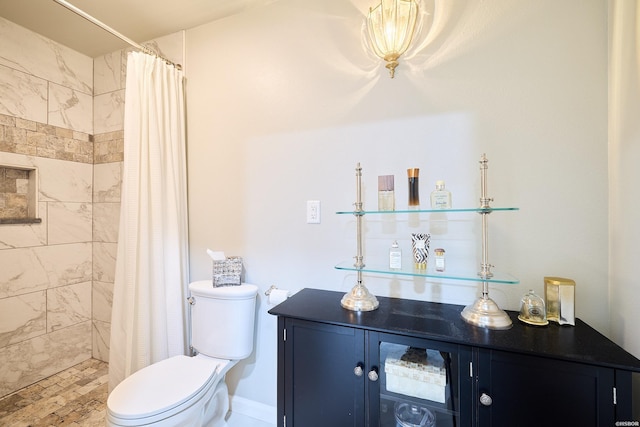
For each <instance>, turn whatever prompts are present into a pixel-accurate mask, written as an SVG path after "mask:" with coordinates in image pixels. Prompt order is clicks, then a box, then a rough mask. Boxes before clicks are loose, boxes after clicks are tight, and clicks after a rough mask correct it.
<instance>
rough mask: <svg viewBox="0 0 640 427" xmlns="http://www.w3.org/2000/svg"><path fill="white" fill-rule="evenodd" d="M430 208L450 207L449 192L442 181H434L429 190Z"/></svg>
mask: <svg viewBox="0 0 640 427" xmlns="http://www.w3.org/2000/svg"><path fill="white" fill-rule="evenodd" d="M431 209H451V192H450V191H449V190H447V189H445V188H444V181H436V189H435V190H433V191H432V192H431Z"/></svg>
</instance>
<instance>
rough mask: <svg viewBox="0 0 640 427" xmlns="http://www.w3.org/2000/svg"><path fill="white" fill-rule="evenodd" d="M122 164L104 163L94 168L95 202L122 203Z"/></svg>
mask: <svg viewBox="0 0 640 427" xmlns="http://www.w3.org/2000/svg"><path fill="white" fill-rule="evenodd" d="M121 182H122V162H113V163H102V164H97V165H95V166H94V167H93V201H94V203H95V202H105V203H107V202H113V203H120V194H121V192H120V189H121Z"/></svg>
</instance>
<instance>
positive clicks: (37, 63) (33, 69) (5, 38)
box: [0, 17, 93, 94]
mask: <svg viewBox="0 0 640 427" xmlns="http://www.w3.org/2000/svg"><path fill="white" fill-rule="evenodd" d="M0 39H2V54H1V55H0V64H2V65H5V66H7V67H10V68H13V69H16V70H19V71H22V72H24V73H27V74H31V75H34V76H37V77H40V78H42V79H45V80H48V81H51V82H55V83H58V84H60V85H63V86H66V87H69V88H72V89H76V90H79V91H82V92H84V93H87V94H91V93H92V92H93V60H92V59H91V58H90V57H88V56H86V55H83V54H81V53H79V52H76V51H74V50H73V49H70V48H68V47H66V46H63V45H61V44H59V43H56V42H54V41H53V40H50V39H47V38H46V37H43V36H41V35H40V34H37V33H35V32H33V31H30V30H27V29H26V28H24V27H21V26H19V25H17V24H14V23H13V22H11V21H8V20H6V19H5V18H2V17H0ZM25 52H28V54H26V53H25Z"/></svg>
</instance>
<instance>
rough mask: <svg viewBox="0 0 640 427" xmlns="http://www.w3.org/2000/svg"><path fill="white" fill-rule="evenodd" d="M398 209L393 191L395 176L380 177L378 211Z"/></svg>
mask: <svg viewBox="0 0 640 427" xmlns="http://www.w3.org/2000/svg"><path fill="white" fill-rule="evenodd" d="M395 209H396V196H395V194H394V190H393V175H380V176H378V210H379V211H393V210H395Z"/></svg>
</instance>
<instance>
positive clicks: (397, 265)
mask: <svg viewBox="0 0 640 427" xmlns="http://www.w3.org/2000/svg"><path fill="white" fill-rule="evenodd" d="M389 268H390V269H391V270H400V269H401V268H402V249H400V246H398V241H397V240H396V241H394V242H393V244H391V248H389Z"/></svg>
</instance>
